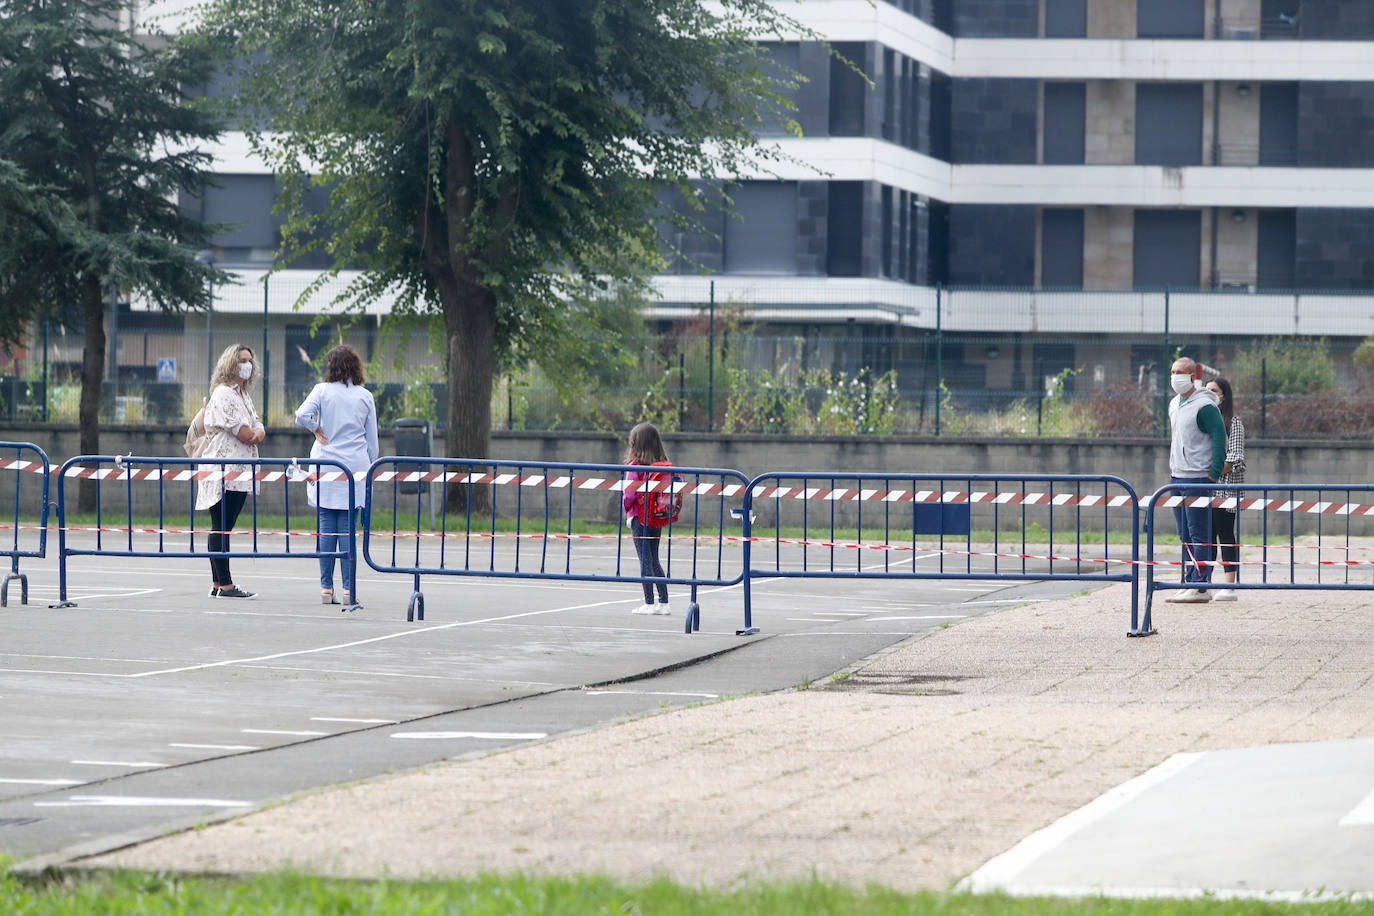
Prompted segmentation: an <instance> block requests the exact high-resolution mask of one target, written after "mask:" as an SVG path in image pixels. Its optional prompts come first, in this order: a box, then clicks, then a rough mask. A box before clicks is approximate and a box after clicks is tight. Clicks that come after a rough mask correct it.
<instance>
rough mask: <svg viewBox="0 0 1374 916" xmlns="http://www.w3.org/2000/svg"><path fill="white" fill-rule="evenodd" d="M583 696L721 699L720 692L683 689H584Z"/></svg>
mask: <svg viewBox="0 0 1374 916" xmlns="http://www.w3.org/2000/svg"><path fill="white" fill-rule="evenodd" d="M582 694H583V696H589V697H604V696H613V695H620V694H624V695H629V696H636V697H701V698H702V699H705V700H715V699H719V697H720V694H718V693H691V692H688V691H683V690H584V691H582Z"/></svg>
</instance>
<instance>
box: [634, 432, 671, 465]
mask: <svg viewBox="0 0 1374 916" xmlns="http://www.w3.org/2000/svg"><path fill="white" fill-rule="evenodd" d="M667 460H668V453H667V452H666V451H664V450H663V439H662V438H660V437H659V435H658V427H657V426H654V424H652V423H641V424H639V425H638V426H636V427H635V428H634V429H632V430H630V450H629V451H628V452H626V453H625V463H626V464H653V463H654V462H655V461H667Z"/></svg>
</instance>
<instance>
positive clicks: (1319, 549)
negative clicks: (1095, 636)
mask: <svg viewBox="0 0 1374 916" xmlns="http://www.w3.org/2000/svg"><path fill="white" fill-rule="evenodd" d="M1359 500H1363V502H1361V501H1359ZM1176 506H1177V507H1183V506H1187V507H1191V508H1195V509H1200V508H1208V509H1210V510H1212V515H1213V516H1215V512H1216V510H1229V511H1234V512H1235V515H1236V519H1235V521H1236V541H1235V543H1236V546H1237V549H1238V551H1239V552H1240V555H1239V557H1238V558H1237V559H1238V560H1239V562H1238V563H1237V564H1235V565H1236V567H1237V568H1236V570H1235V572H1236V580H1237V581H1236V582H1234V583H1231V582H1224V583H1219V582H1218V581H1216V580H1217V576H1216V571H1217V568H1218V567H1220V566H1222V565H1223V564H1222V561H1221V560H1220V559H1219V558H1218V556H1217V554H1216V552H1215V550H1214V549H1211V548H1212V545H1211V544H1209V545H1206V546H1207V548H1209V549H1208V550H1207V551H1206V552H1205V553H1201V552H1193V550H1192V548H1194V547H1195V546H1198V545H1192V544H1187V545H1179V546H1180V547H1181V556H1180V559H1179V560H1177V561H1172V560H1158V559H1156V556H1155V545H1156V541H1155V534H1156V533H1157V532H1158V531H1159V530H1160V529H1159V527H1158V524H1157V521H1158V519H1157V512H1158V510H1168V511H1169V512H1170V513H1173V512H1174V510H1175V507H1176ZM1369 516H1374V485H1371V484H1285V483H1280V484H1273V483H1270V484H1258V483H1255V484H1226V485H1225V486H1222V485H1219V484H1207V483H1201V484H1199V483H1192V484H1181V483H1179V484H1167V485H1165V486H1162V487H1160V488H1159V489H1158V490H1156V491H1155V492H1154V493H1153V494H1152V495H1151V496H1150V499H1149V505H1148V507H1147V509H1146V516H1145V526H1146V530H1147V532H1148V537H1147V540H1146V550H1145V564H1146V573H1145V619H1144V622H1143V624H1142V627H1141V630H1142V632H1141V635H1148V634H1151V633H1154V632H1155V630H1154V628H1153V627H1152V625H1151V614H1150V607H1151V602H1152V600H1153V598H1154V593H1155V592H1156V591H1163V590H1170V589H1191V588H1194V587H1196V586H1195V584H1194V583H1190V582H1185V581H1183V576H1184V574H1185V573H1186V571H1187V565H1186V564H1188V563H1190V562H1193V563H1195V564H1196V565H1197V566H1198V568H1199V569H1201V570H1203V571H1204V573H1203V574H1204V576H1205V577H1206V578H1207V579H1209V580H1211V581H1209V582H1208V583H1207V584H1206V588H1205V589H1203V590H1204V591H1205V592H1206V593H1207V594H1208V598H1207V599H1205V600H1211V596H1212V595H1213V593H1214V592H1216V591H1218V590H1220V589H1221V588H1227V589H1232V590H1235V591H1246V590H1251V589H1291V590H1313V589H1329V590H1351V591H1370V590H1374V562H1371V561H1370V560H1359V559H1355V558H1353V557H1352V554H1354V553H1356V552H1358V551H1360V550H1363V549H1364V548H1356V547H1353V546H1352V544H1351V538H1352V537H1353V536H1355V533H1354V532H1353V531H1352V521H1353V520H1356V519H1362V518H1367V517H1369ZM1362 524H1363V527H1364V528H1365V529H1366V534H1368V533H1369V531H1370V530H1374V525H1371V523H1370V522H1368V521H1366V522H1363V523H1362ZM1300 528H1301V529H1302V530H1301V531H1300V530H1299V529H1300ZM1309 529H1310V531H1309ZM1163 530H1164V531H1168V532H1174V531H1175V530H1176V522H1175V520H1174V519H1173V518H1169V519H1168V521H1167V522H1165V523H1164V529H1163ZM1247 535H1249V537H1250V538H1252V539H1255V538H1257V539H1258V542H1257V543H1252V544H1247V543H1245V541H1246V536H1247ZM1309 536H1311V537H1315V538H1316V543H1315V544H1300V543H1298V542H1299V539H1300V538H1303V537H1309ZM1326 538H1334V539H1335V541H1336V543H1335V544H1326V543H1324V539H1326ZM1169 543H1170V545H1171V546H1172V545H1174V544H1178V541H1177V540H1176V539H1172V538H1171V539H1169ZM1308 551H1310V552H1311V553H1310V554H1309V553H1307V552H1308ZM1247 553H1248V554H1249V558H1247V556H1246V554H1247ZM1309 557H1310V559H1309ZM1172 565H1177V566H1178V567H1179V573H1180V576H1179V581H1176V582H1175V581H1166V580H1161V579H1160V578H1159V577H1158V576H1156V575H1155V572H1156V567H1162V566H1172ZM1255 568H1258V575H1257V577H1256V578H1252V579H1249V580H1246V579H1245V578H1243V576H1242V573H1243V571H1244V570H1245V569H1252V570H1253V569H1255ZM1362 569H1364V570H1366V575H1365V576H1364V577H1363V578H1364V580H1365V581H1355V580H1354V579H1352V574H1358V573H1359V572H1361V571H1362ZM1275 573H1277V575H1275ZM1356 578H1359V577H1358V576H1356ZM1166 600H1167V599H1166Z"/></svg>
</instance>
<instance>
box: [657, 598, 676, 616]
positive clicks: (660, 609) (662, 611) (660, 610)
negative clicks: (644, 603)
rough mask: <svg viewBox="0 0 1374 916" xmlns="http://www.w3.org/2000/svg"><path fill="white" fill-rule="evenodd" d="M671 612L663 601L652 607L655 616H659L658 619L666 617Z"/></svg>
mask: <svg viewBox="0 0 1374 916" xmlns="http://www.w3.org/2000/svg"><path fill="white" fill-rule="evenodd" d="M672 612H673V609H672V608H671V607H669V606H668V602H666V601H663V602H660V603H659V604H656V605H654V613H655V614H657V615H658V616H660V617H667V616H668V615H669V614H671V613H672Z"/></svg>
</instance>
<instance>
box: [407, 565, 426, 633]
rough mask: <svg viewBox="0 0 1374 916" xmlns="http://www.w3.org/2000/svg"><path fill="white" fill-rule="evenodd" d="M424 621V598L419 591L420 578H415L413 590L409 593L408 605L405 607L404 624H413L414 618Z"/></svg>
mask: <svg viewBox="0 0 1374 916" xmlns="http://www.w3.org/2000/svg"><path fill="white" fill-rule="evenodd" d="M417 615H418V616H419V619H420V620H424V619H425V596H424V593H422V592H421V591H420V577H419V576H416V577H415V588H414V590H413V591H411V593H410V603H409V604H407V605H406V623H414V622H415V619H416V616H417Z"/></svg>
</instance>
